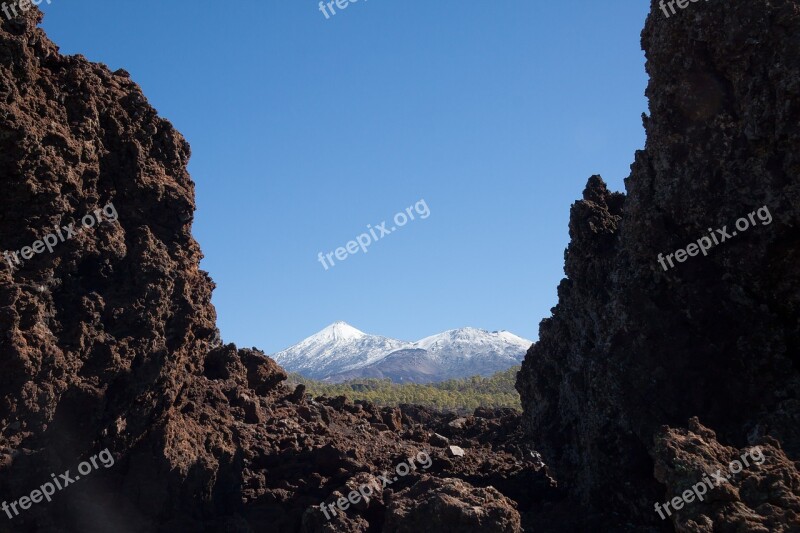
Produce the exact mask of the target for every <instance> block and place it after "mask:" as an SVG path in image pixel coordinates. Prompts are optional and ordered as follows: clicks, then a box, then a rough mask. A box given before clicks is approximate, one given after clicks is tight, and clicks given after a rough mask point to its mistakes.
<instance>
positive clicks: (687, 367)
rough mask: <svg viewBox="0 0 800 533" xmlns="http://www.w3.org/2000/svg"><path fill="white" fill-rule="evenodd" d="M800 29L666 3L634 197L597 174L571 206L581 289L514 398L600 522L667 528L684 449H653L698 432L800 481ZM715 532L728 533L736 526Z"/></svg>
mask: <svg viewBox="0 0 800 533" xmlns="http://www.w3.org/2000/svg"><path fill="white" fill-rule="evenodd" d="M798 30H800V4H798V2H797V1H796V0H754V1H748V2H722V1H714V0H711V1H709V2H698V3H694V4H690V5H689V8H687V9H686V10H683V11H679V12H678V14H677V15H673V16H671V17H670V18H666V17H665V16H664V15H663V13H662V12H661V10H660V9H659V7H658V3H657V2H653V6H652V10H651V14H650V16H649V18H648V20H647V23H646V27H645V29H644V31H643V33H642V43H643V46H644V49H645V52H646V55H647V71H648V73H649V74H650V83H649V86H648V89H647V96H648V98H649V102H650V115H649V116H646V117H644V125H645V128H646V131H647V144H646V147H645V149H644V150H642V151H640V152H638V153H637V154H636V159H635V162H634V164H633V165H632V168H631V174H630V176H629V177H628V178H627V179H626V193H627V194H626V195H622V194H618V193H612V192H610V191H608V189H607V188H606V186H605V184H604V183H603V182H602V180H601V179H600V178H599V177H597V176H594V177H592V178H591V179H590V180H589V183H588V185H587V187H586V191H585V193H584V198H583V199H582V200H581V201H579V202H577V203H576V204H575V205H574V206H573V207H572V212H571V217H570V236H571V239H572V240H571V243H570V245H569V248H568V249H567V252H566V256H565V273H566V276H567V277H566V279H564V280H563V281H562V282H561V284H560V285H559V288H558V296H559V302H558V305H557V307H556V308H554V310H553V316H552V317H550V318H548V319H545V320H544V321H542V323H541V328H540V340H539V342H538V343H537V344H536V345H535V346H534V347H532V348H531V350H530V351H529V352H528V354H527V357H526V360H525V362H524V364H523V367H522V370H521V372H520V374H519V378H518V384H517V388H518V389H519V391H520V393H521V395H522V399H523V407H524V409H525V414H524V417H523V423H524V425H525V427H526V430H527V432H528V435H529V436H530V442H531V444H532V446H533V447H535V448H537V449H538V451H540V452H541V453H542V455H543V457H544V460H545V462H547V463H548V464H550V465H551V466H552V467H553V469H554V472H555V475H556V477H557V478H558V479H559V481H560V482H562V483H563V484H564V485H565V486H566V487H567V488H568V490H570V491H571V493H572V494H574V495H576V496H578V497H580V498H581V500H582V501H584V502H586V503H588V504H591V505H593V506H594V507H595V508H597V509H602V510H604V511H606V512H613V513H617V514H618V515H619V516H625V517H629V518H631V519H632V520H635V521H637V523H639V524H651V525H654V526H656V527H660V525H662V524H661V522H660V519H659V518H658V516H657V515H656V513H654V512H653V505H654V504H655V503H656V502H659V501H663V500H664V497H665V493H669V491H670V490H672V489H673V487H671V484H670V483H669V482H668V481H667V480H666V479H665V478H663V477H662V476H660V475H659V476H654V467H655V462H654V461H662V462H663V461H669V459H668V458H667V459H665V456H664V455H663V453H662V452H661V451H659V450H662V449H663V448H664V447H665V446H667V447H668V446H678V445H679V442H678V441H677V440H676V441H675V442H672V444H665V442H664V439H666V440H667V441H669V440H670V439H671V438H673V439H676V438H677V435H678V434H679V433H673V434H671V435H672V437H670V436H669V435H668V436H663V437H661V440H660V441H659V442H661V444H660V445H659V447H654V444H653V442H654V435H656V434H657V433H658V432H659V431H660V430H661V427H662V426H663V425H669V426H671V427H673V428H680V427H683V426H685V425H686V423H687V422H686V421H687V420H689V419H690V418H691V417H695V416H697V417H699V419H700V421H701V422H702V423H703V424H705V425H707V426H708V427H710V428H712V429H713V430H714V431H715V432H716V434H717V435H718V436H719V440H720V442H724V443H726V444H728V445H732V446H735V447H736V448H743V447H745V446H752V445H757V444H759V443H767V442H773V443H780V447H781V448H782V449H783V451H784V452H785V454H786V456H787V457H788V458H790V460H789V461H788V462H786V461H784V463H783V464H784V465H785V466H786V468H787V472H788V471H789V470H791V469H792V468H796V467H795V466H794V465H793V464H792V463H791V460H797V459H798V458H800V424H798V421H800V396H799V393H800V387H799V386H800V372H799V370H800V356H799V355H798V354H800V350H799V349H798V348H800V322H799V321H798V316H799V315H798V311H800V269H798V267H797V265H798V259H800V158H799V157H798V151H797V148H798V147H800V126H798V123H799V122H800V41H798V40H797V39H796V38H795V35H796V34H797V33H798ZM763 207H766V208H767V211H760V212H759V211H758V210H759V209H760V208H763ZM767 212H768V213H769V217H767V216H766V214H767ZM748 215H750V216H749V219H750V220H749V221H748V220H747V219H748ZM762 215H763V217H762ZM740 217H744V218H745V222H746V223H747V224H746V225H747V226H748V229H747V230H743V229H742V228H743V227H744V226H745V224H744V223H740V226H739V227H737V226H736V225H735V224H736V223H737V221H738V219H739V218H740ZM767 219H769V222H767ZM716 229H724V230H725V232H727V233H728V234H729V235H730V237H729V238H726V237H724V236H723V234H722V233H721V232H717V231H715V230H716ZM712 234H713V235H714V240H715V241H716V240H719V241H720V242H719V243H716V242H715V243H714V245H713V247H711V248H710V249H708V250H707V255H703V254H701V253H699V251H698V246H697V245H695V247H694V249H693V250H692V249H688V252H690V253H691V252H692V251H694V254H693V256H690V257H688V258H687V256H686V255H683V254H681V255H680V256H675V255H673V258H672V259H670V260H669V261H671V262H672V263H673V266H672V267H670V266H669V261H665V266H662V264H660V262H659V259H658V257H659V254H663V255H662V257H664V256H667V255H668V254H671V253H672V254H674V253H675V251H676V250H677V249H679V248H687V245H689V244H690V243H696V242H697V241H698V240H699V239H701V238H703V237H711V235H712ZM723 239H724V242H722V241H723ZM709 242H712V241H711V240H709ZM704 244H705V241H704ZM681 258H682V262H681ZM673 431H675V432H680V431H681V430H680V429H675V430H673ZM709 446H711V445H710V444H709ZM776 453H777V452H776ZM654 457H655V459H654ZM666 468H667V466H666V464H665V465H664V466H663V467H660V471H662V472H663V471H664V469H666ZM795 473H796V471H795ZM795 473H793V474H791V475H792V476H794V475H795ZM695 474H698V472H692V474H691V475H688V474H687V476H688V477H692V476H695ZM699 474H700V475H702V472H699ZM787 475H788V474H787ZM695 477H696V476H695ZM665 483H666V484H667V485H668V486H667V490H666V492H665ZM776 490H780V491H782V496H781V498H783V499H784V500H785V501H793V498H794V497H795V496H797V494H798V492H797V490H798V488H797V486H796V485H795V486H793V485H792V484H787V485H785V486H783V487H782V488H780V489H776ZM765 498H766V496H765ZM764 501H767V500H766V499H765V500H764ZM746 505H750V504H749V503H747V504H746ZM726 516H727V518H726ZM775 516H779V515H778V514H776V515H775ZM782 516H783V517H784V519H785V520H789V519H790V517H791V515H789V514H785V515H782ZM691 519H692V520H694V519H693V518H691ZM779 519H780V518H776V520H779ZM682 520H684V518H682V517H681V518H679V519H678V521H679V522H680V521H682ZM704 520H705V521H704V522H703V524H705V525H704V526H703V527H706V528H710V527H714V528H716V529H714V530H715V531H723V530H732V526H731V524H733V523H734V521H735V518H734V517H733V516H731V515H725V514H724V513H716V514H713V513H712V514H711V515H706V517H705V518H704ZM698 523H699V522H698ZM787 523H788V522H784V524H787ZM773 524H774V522H773ZM676 525H678V524H676ZM712 525H713V526H712ZM681 527H684V526H681ZM687 527H688V526H687ZM787 527H788V526H787ZM687 530H691V527H689V528H688V529H687Z"/></svg>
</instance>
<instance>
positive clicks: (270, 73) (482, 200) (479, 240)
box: [42, 0, 648, 353]
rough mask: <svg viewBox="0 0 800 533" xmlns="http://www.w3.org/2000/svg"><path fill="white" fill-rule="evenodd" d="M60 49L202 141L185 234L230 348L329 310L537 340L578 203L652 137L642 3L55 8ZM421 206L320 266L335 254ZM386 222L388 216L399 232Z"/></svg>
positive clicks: (374, 320)
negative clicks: (363, 248) (365, 248)
mask: <svg viewBox="0 0 800 533" xmlns="http://www.w3.org/2000/svg"><path fill="white" fill-rule="evenodd" d="M42 8H43V11H45V13H46V16H45V21H44V23H43V27H44V28H45V30H46V31H47V32H48V33H49V35H50V37H51V39H53V40H54V41H55V42H56V43H57V44H58V45H60V46H61V51H62V53H65V54H76V53H80V54H83V55H84V56H86V57H87V58H88V59H90V60H92V61H99V62H102V63H105V64H107V65H108V66H109V67H110V68H111V69H112V70H115V69H117V68H125V69H126V70H128V71H129V72H130V73H131V77H132V78H133V79H134V80H135V81H136V82H137V83H139V84H140V85H141V86H142V88H143V90H144V92H145V95H146V96H147V98H148V100H149V101H150V103H151V104H152V105H153V106H154V107H155V108H156V109H157V110H158V111H159V113H160V114H161V115H162V116H164V117H165V118H167V119H169V120H170V121H171V122H172V123H173V124H174V125H175V126H176V127H177V128H178V130H180V131H181V132H182V133H183V134H184V135H185V136H186V138H187V139H188V141H189V142H190V144H191V146H192V159H191V162H190V165H189V170H190V172H191V174H192V177H193V179H194V181H195V183H196V184H197V204H198V210H197V213H196V218H195V224H194V228H193V233H194V236H195V238H196V239H197V240H198V241H199V242H200V245H201V246H202V248H203V252H204V254H205V259H204V260H203V263H202V267H203V269H205V270H207V271H208V272H210V274H211V276H212V277H213V278H214V280H215V281H216V283H217V289H216V291H215V293H214V300H213V302H214V304H215V306H216V308H217V313H218V315H219V325H220V329H221V330H222V335H223V338H224V340H225V341H226V342H235V343H237V344H238V345H239V346H242V347H250V346H256V347H258V348H261V349H263V350H265V351H267V352H269V353H271V352H275V351H278V350H280V349H283V348H285V347H287V346H289V345H291V344H294V343H295V342H297V341H299V340H301V339H302V338H304V337H306V336H308V335H310V334H312V333H314V332H316V331H317V330H319V329H322V328H323V327H324V326H326V325H328V324H329V323H331V322H334V321H337V320H344V321H347V322H349V323H350V324H352V325H354V326H355V327H357V328H359V329H361V330H364V331H367V332H369V333H376V334H381V335H385V336H389V337H395V338H400V339H404V340H416V339H419V338H422V337H425V336H427V335H431V334H434V333H438V332H440V331H443V330H446V329H452V328H458V327H463V326H474V327H479V328H485V329H489V330H496V329H507V330H510V331H512V332H514V333H516V334H518V335H521V336H523V337H527V338H530V339H534V340H535V339H536V337H537V335H538V324H539V321H540V320H541V319H542V318H545V317H547V316H549V315H550V308H551V307H552V306H553V305H555V303H556V286H557V284H558V282H559V280H560V279H561V278H562V277H563V257H564V249H565V247H566V245H567V243H568V227H567V223H568V215H569V207H570V205H571V204H572V203H573V202H574V201H575V200H576V199H578V198H580V195H581V192H582V190H583V187H584V186H585V184H586V180H587V179H588V178H589V176H590V175H592V174H601V175H602V176H603V178H604V179H605V180H606V182H607V183H609V185H610V186H611V187H612V188H613V189H616V190H622V189H623V181H622V180H623V179H624V178H625V177H626V176H627V175H628V173H629V171H630V164H631V163H632V161H633V156H634V151H635V150H637V149H640V148H642V147H643V145H644V131H643V128H642V124H641V114H642V113H643V112H646V111H647V101H646V99H645V97H644V89H645V85H646V82H647V78H646V75H645V72H644V54H643V52H642V51H641V50H640V44H639V34H640V31H641V28H642V26H643V23H644V19H645V17H646V14H647V10H648V5H647V3H646V2H593V1H589V0H580V1H579V0H559V1H558V2H542V1H530V0H507V1H503V2H499V1H498V2H466V1H460V2H459V1H455V0H436V1H422V0H402V1H401V0H361V1H359V2H358V3H355V4H351V5H350V6H349V7H347V8H346V9H345V10H343V11H340V12H338V13H337V14H336V15H335V16H333V17H331V18H330V19H326V18H325V17H324V16H323V14H322V13H321V12H320V11H319V10H318V2H313V1H310V0H291V1H290V0H286V1H275V0H268V1H263V0H262V1H260V2H259V1H255V0H240V1H239V2H212V1H209V0H196V1H191V2H189V1H186V0H179V1H176V2H163V1H162V2H156V1H153V0H138V1H136V2H133V1H130V0H125V1H116V2H109V1H107V0H104V1H99V0H81V1H80V2H74V1H71V2H68V1H67V0H52V4H50V5H47V4H42ZM420 199H424V200H425V202H426V204H427V205H428V207H429V209H430V216H429V217H428V218H427V219H425V220H420V219H417V220H415V221H413V222H410V223H408V224H407V225H406V226H405V227H403V228H401V229H399V230H397V231H396V232H394V233H392V234H391V235H387V236H385V237H384V238H382V239H381V240H380V241H378V242H376V243H374V244H373V245H371V246H370V247H369V252H368V253H367V254H366V255H365V254H363V253H361V252H359V253H357V254H355V255H353V256H351V257H348V258H347V259H346V260H345V261H343V262H337V264H336V266H334V267H333V268H329V270H327V271H326V270H325V269H324V268H323V266H322V265H321V264H320V262H318V260H317V255H318V253H319V252H323V253H328V252H332V251H334V250H335V249H336V248H338V247H340V246H345V245H346V244H347V242H348V241H350V240H352V239H354V238H355V237H356V236H357V235H359V234H361V233H363V232H364V231H366V228H367V225H368V224H371V225H372V226H373V227H374V226H376V225H378V224H380V223H381V222H382V221H384V220H386V221H391V217H393V216H394V214H395V213H397V212H398V211H403V210H405V208H407V207H409V206H413V205H414V204H415V203H416V202H417V201H419V200H420ZM390 225H391V224H390Z"/></svg>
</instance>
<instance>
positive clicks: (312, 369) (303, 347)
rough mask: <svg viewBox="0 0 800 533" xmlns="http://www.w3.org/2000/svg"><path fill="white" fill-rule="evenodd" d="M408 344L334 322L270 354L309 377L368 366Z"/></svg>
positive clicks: (287, 367) (284, 364)
mask: <svg viewBox="0 0 800 533" xmlns="http://www.w3.org/2000/svg"><path fill="white" fill-rule="evenodd" d="M410 346H411V343H408V342H403V341H399V340H396V339H389V338H387V337H381V336H379V335H367V334H366V333H364V332H363V331H359V330H357V329H356V328H354V327H353V326H351V325H350V324H347V323H346V322H334V323H333V324H331V325H330V326H328V327H327V328H325V329H323V330H322V331H320V332H319V333H316V334H314V335H312V336H311V337H308V338H307V339H305V340H303V341H301V342H300V343H298V344H295V345H294V346H292V347H290V348H287V349H286V350H283V351H281V352H278V353H276V354H274V355H273V356H272V358H273V359H275V361H277V362H278V364H280V365H281V366H283V367H284V368H285V369H287V370H289V371H291V372H298V373H300V374H302V375H303V376H306V377H309V378H313V379H324V378H326V377H328V376H329V375H331V374H336V373H339V372H346V371H348V370H352V369H354V368H359V367H362V366H366V365H369V364H371V363H374V362H375V361H378V360H380V359H382V358H384V357H385V356H386V355H388V354H389V353H391V352H393V351H395V350H401V349H403V348H408V347H410Z"/></svg>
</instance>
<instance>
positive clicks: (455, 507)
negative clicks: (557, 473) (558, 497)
mask: <svg viewBox="0 0 800 533" xmlns="http://www.w3.org/2000/svg"><path fill="white" fill-rule="evenodd" d="M383 531H385V532H386V533H417V532H419V531H440V532H441V533H461V532H463V533H484V532H485V531H492V532H496V533H519V532H521V531H522V529H521V527H520V518H519V513H517V510H516V509H515V506H514V504H513V502H511V501H510V500H509V499H507V498H505V497H504V496H503V495H502V494H500V493H499V492H498V491H497V490H495V489H494V488H493V487H488V488H485V489H476V488H475V487H472V486H470V485H469V483H465V482H463V481H461V480H458V479H446V478H445V479H436V478H431V477H425V478H423V479H422V480H420V481H419V482H417V484H415V485H414V486H413V487H410V488H408V489H406V490H405V491H403V492H400V493H398V494H396V495H394V496H393V497H392V500H391V502H390V503H389V509H388V511H387V519H386V525H385V526H384V529H383Z"/></svg>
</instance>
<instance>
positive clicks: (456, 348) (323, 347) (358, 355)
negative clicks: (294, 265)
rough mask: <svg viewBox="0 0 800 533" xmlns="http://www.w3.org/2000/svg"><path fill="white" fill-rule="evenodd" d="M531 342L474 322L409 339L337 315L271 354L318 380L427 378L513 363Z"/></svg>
mask: <svg viewBox="0 0 800 533" xmlns="http://www.w3.org/2000/svg"><path fill="white" fill-rule="evenodd" d="M532 344H533V342H532V341H529V340H527V339H523V338H522V337H519V336H517V335H514V334H513V333H511V332H509V331H505V330H501V331H488V330H484V329H480V328H474V327H464V328H458V329H451V330H447V331H444V332H441V333H437V334H434V335H431V336H428V337H424V338H422V339H420V340H418V341H414V342H409V341H402V340H398V339H393V338H389V337H383V336H380V335H370V334H367V333H364V332H363V331H361V330H359V329H357V328H355V327H353V326H351V325H350V324H348V323H346V322H342V321H338V322H334V323H333V324H330V325H329V326H327V327H325V328H323V329H322V330H320V331H319V332H317V333H315V334H313V335H311V336H310V337H307V338H305V339H303V340H302V341H300V342H298V343H297V344H295V345H293V346H290V347H289V348H286V349H285V350H282V351H280V352H277V353H275V354H272V355H271V357H272V358H273V359H275V361H277V362H278V363H279V364H280V365H282V366H283V367H284V368H286V369H287V370H289V371H291V372H297V373H299V374H301V375H304V376H306V377H308V378H311V379H318V380H322V381H334V382H336V381H344V380H347V379H357V378H361V377H364V378H389V379H391V380H392V381H395V382H398V383H403V382H414V383H430V382H436V381H443V380H447V379H454V378H459V377H467V376H471V375H491V374H493V373H495V372H499V371H502V370H505V369H507V368H509V367H512V366H514V365H516V364H519V363H520V362H521V361H522V358H523V357H524V356H525V353H526V352H527V350H528V348H530V346H531V345H532Z"/></svg>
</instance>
